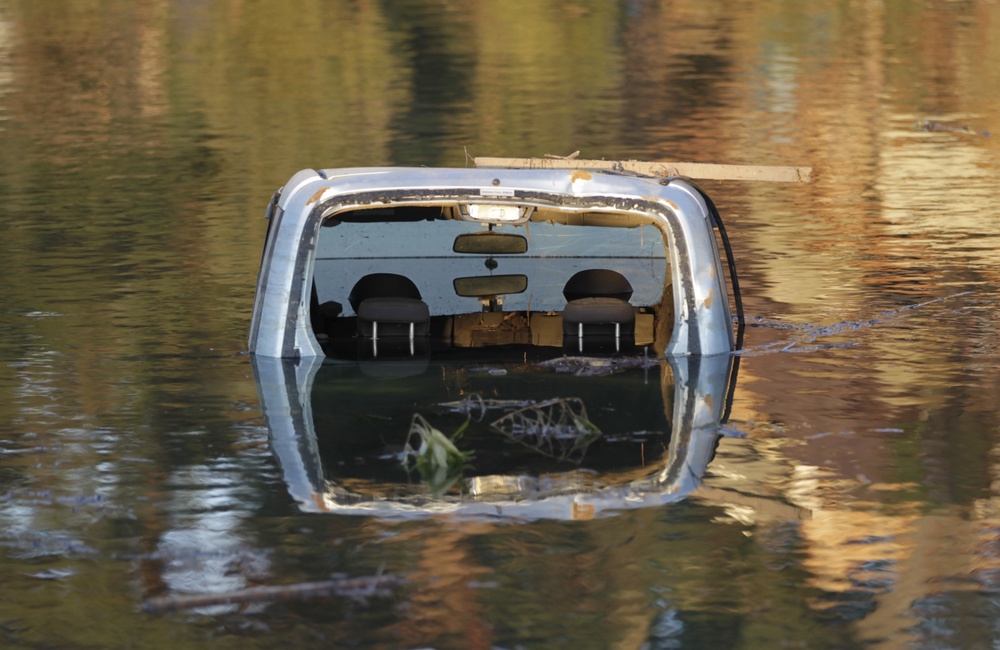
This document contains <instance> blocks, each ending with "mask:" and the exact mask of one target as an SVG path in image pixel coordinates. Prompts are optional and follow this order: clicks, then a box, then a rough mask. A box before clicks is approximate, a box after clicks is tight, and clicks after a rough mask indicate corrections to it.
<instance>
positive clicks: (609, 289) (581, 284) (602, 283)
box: [563, 269, 632, 302]
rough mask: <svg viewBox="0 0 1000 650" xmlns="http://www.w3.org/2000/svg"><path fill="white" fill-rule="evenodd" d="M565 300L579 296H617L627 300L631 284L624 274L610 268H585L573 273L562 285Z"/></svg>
mask: <svg viewBox="0 0 1000 650" xmlns="http://www.w3.org/2000/svg"><path fill="white" fill-rule="evenodd" d="M563 296H565V297H566V300H579V299H580V298H618V299H619V300H625V301H626V302H627V301H628V299H629V298H631V297H632V285H631V284H629V281H628V280H627V279H625V276H624V275H622V274H621V273H619V272H618V271H612V270H610V269H587V270H585V271H579V272H577V273H576V274H574V275H573V277H571V278H570V279H569V280H568V281H567V282H566V286H565V287H563Z"/></svg>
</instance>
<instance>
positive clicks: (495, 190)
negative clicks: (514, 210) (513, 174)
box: [479, 187, 514, 197]
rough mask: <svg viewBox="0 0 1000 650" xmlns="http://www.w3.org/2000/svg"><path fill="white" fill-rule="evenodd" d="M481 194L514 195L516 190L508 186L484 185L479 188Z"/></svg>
mask: <svg viewBox="0 0 1000 650" xmlns="http://www.w3.org/2000/svg"><path fill="white" fill-rule="evenodd" d="M479 196H510V197H512V196H514V190H512V189H510V188H506V187H484V188H482V189H481V190H479Z"/></svg>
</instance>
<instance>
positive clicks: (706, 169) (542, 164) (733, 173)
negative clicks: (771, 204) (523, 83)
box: [473, 156, 812, 183]
mask: <svg viewBox="0 0 1000 650" xmlns="http://www.w3.org/2000/svg"><path fill="white" fill-rule="evenodd" d="M473 160H474V161H475V164H476V167H501V168H506V169H609V170H613V171H625V172H633V173H636V174H642V175H644V176H655V177H658V178H664V177H669V176H687V177H688V178H697V179H702V180H712V181H768V182H773V183H808V182H810V181H811V180H812V167H781V166H773V165H718V164H712V163H686V162H643V161H641V160H578V159H576V158H490V157H483V156H480V157H476V158H474V159H473Z"/></svg>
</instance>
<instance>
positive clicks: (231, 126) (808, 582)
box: [0, 0, 1000, 648]
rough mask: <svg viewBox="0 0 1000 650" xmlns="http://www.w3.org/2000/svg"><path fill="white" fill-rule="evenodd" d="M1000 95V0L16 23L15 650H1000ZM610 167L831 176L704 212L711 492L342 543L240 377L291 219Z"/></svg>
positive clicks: (9, 238)
mask: <svg viewBox="0 0 1000 650" xmlns="http://www.w3.org/2000/svg"><path fill="white" fill-rule="evenodd" d="M998 89H1000V7H998V6H997V5H996V4H995V3H992V2H989V1H987V0H969V1H966V2H957V3H956V2H945V1H944V0H940V1H937V0H932V1H931V2H925V3H897V2H878V1H875V2H863V1H860V0H858V1H852V0H844V1H832V0H831V1H821V2H814V3H808V4H802V5H798V4H793V3H785V2H777V1H768V2H757V3H753V4H748V5H746V6H741V7H739V8H737V9H734V7H733V6H732V3H725V2H721V1H719V0H708V1H707V2H706V1H701V2H691V1H688V0H680V1H675V2H657V1H656V0H650V1H647V0H639V1H629V2H624V1H623V2H598V1H596V0H595V1H593V2H591V1H589V0H576V1H574V2H561V1H558V0H553V1H543V2H539V1H534V2H528V1H524V2H521V1H516V2H503V3H499V2H496V3H454V2H443V1H439V0H427V1H420V2H407V3H390V2H377V1H376V2H318V1H313V0H310V1H309V2H306V3H304V4H301V5H300V7H299V8H298V9H297V10H296V11H295V12H289V11H288V8H287V6H286V4H285V3H280V2H276V1H273V0H260V1H257V2H244V1H233V2H208V3H204V2H183V1H180V0H155V1H153V2H146V3H141V6H138V5H136V4H135V3H131V2H124V1H114V2H109V3H100V5H98V4H95V3H92V2H87V1H86V0H58V1H55V2H44V3H39V2H27V1H23V0H0V197H2V199H3V200H2V202H0V216H2V220H0V222H2V224H3V225H2V226H0V228H2V235H0V254H2V259H3V260H4V264H3V266H2V269H3V270H2V271H0V276H2V282H0V325H2V331H3V335H2V337H0V362H2V364H0V582H2V584H3V585H4V586H3V589H2V591H0V640H2V644H3V645H4V646H5V647H13V648H36V647H67V648H78V647H95V648H97V647H101V648H103V647H191V648H200V647H213V648H227V647H240V648H247V647H258V646H259V647H274V646H275V645H277V644H281V645H287V646H292V645H295V646H298V647H331V646H342V645H354V646H358V647H371V648H417V647H435V648H452V647H453V648H490V647H504V648H515V647H525V648H556V647H574V648H586V647H592V648H610V647H616V648H639V647H649V648H678V647H746V648H758V647H774V646H779V645H783V646H788V647H809V648H824V647H885V648H890V647H900V646H902V645H905V644H910V645H912V646H915V647H927V648H931V647H933V648H973V647H993V646H995V645H996V644H997V643H998V642H1000V627H998V625H997V621H998V620H1000V604H998V603H1000V601H998V594H1000V436H998V434H1000V427H998V407H997V404H996V399H995V395H996V386H997V385H998V383H1000V355H998V349H997V346H998V339H997V334H996V327H995V324H996V306H997V280H998V272H997V270H996V269H997V268H998V267H1000V264H998V263H1000V253H998V252H997V251H998V250H1000V235H998V229H997V223H998V222H1000V212H998V208H997V206H996V201H995V197H996V188H995V182H994V181H995V179H996V178H997V177H998V173H1000V156H998V153H1000V144H998V143H1000V139H998V137H1000V136H986V135H983V134H982V132H985V131H1000V90H998ZM928 121H930V122H933V123H934V124H937V125H942V126H943V127H946V128H940V129H939V128H935V127H933V126H932V128H930V129H929V130H928V129H927V128H918V124H919V123H925V122H928ZM959 127H968V129H964V128H959ZM576 150H580V151H581V152H582V154H583V155H584V156H586V157H591V158H607V159H613V158H623V159H628V158H637V159H653V160H655V159H666V160H686V161H694V162H728V163H747V164H755V163H759V164H795V165H810V166H812V167H813V168H814V171H815V177H816V178H815V180H814V182H812V183H811V184H808V185H763V184H728V183H727V184H719V183H706V184H705V185H704V187H705V189H706V190H707V191H708V192H709V193H710V194H711V195H712V197H713V199H714V200H715V202H716V204H717V205H718V206H719V208H720V211H721V212H722V215H723V217H724V218H725V219H726V224H727V228H728V230H729V232H730V235H731V238H732V240H733V246H734V249H735V255H736V258H737V261H738V263H739V269H740V277H741V285H742V288H743V300H744V303H745V306H746V310H747V316H748V322H749V326H748V328H747V331H746V338H745V342H744V343H745V344H744V350H743V354H742V355H741V357H740V368H739V377H738V381H737V383H736V387H735V393H734V394H733V401H732V408H731V415H730V417H729V422H728V424H727V430H728V431H729V433H731V434H735V435H729V436H726V437H723V438H721V439H720V440H719V442H718V446H717V449H716V450H715V455H714V458H713V459H712V460H711V462H710V463H709V464H708V465H707V468H706V470H705V474H704V476H703V480H702V481H701V482H700V485H699V486H698V487H697V489H695V490H694V491H693V492H691V493H690V494H689V495H688V496H687V497H686V498H684V499H680V500H678V501H677V502H674V503H667V504H663V505H659V506H655V507H644V508H635V509H624V510H622V511H621V512H619V513H617V514H610V513H609V514H602V516H597V517H594V518H587V517H586V516H581V517H579V518H578V519H576V520H572V519H570V520H555V519H524V520H517V519H510V518H495V517H494V518H490V517H471V518H470V517H458V516H447V515H441V516H431V517H419V518H384V517H377V516H357V515H349V516H348V515H338V514H331V513H313V512H306V511H304V510H303V508H301V507H300V503H299V502H298V501H297V500H296V498H295V497H294V495H293V493H292V492H290V490H289V484H288V480H287V476H286V473H285V471H284V467H283V466H282V464H281V462H280V460H279V458H278V457H277V456H276V454H275V453H274V450H273V449H272V444H271V443H272V441H271V440H270V439H269V429H268V422H267V420H266V417H265V413H264V412H263V410H262V406H261V403H260V398H259V394H258V390H257V383H256V381H255V376H254V368H253V365H252V363H251V360H250V359H249V358H248V356H247V355H245V354H244V350H245V339H246V331H247V327H248V324H249V318H250V313H249V311H250V309H251V306H252V302H253V287H254V281H255V277H256V271H257V263H258V261H259V259H260V247H261V245H262V242H263V236H264V228H265V223H264V220H263V219H262V218H261V217H262V214H263V210H264V207H265V206H266V204H267V201H268V199H269V197H270V196H271V193H272V192H273V191H274V190H275V189H276V188H278V187H279V186H280V185H281V184H282V183H284V181H285V180H287V179H288V178H289V177H290V176H291V175H292V174H293V173H294V172H295V171H297V170H299V169H302V168H306V167H340V166H351V165H404V164H405V165H446V166H461V165H465V164H466V163H467V159H468V156H469V155H473V156H475V155H499V156H524V155H544V154H561V155H565V154H569V153H571V152H573V151H576ZM634 378H635V380H636V381H641V379H640V378H639V376H638V375H636V376H635V377H634ZM626 379H627V377H626ZM487 383H488V382H487ZM580 390H584V389H583V388H581V389H580ZM660 396H662V393H660V394H659V396H658V397H657V400H658V399H660ZM652 401H654V402H655V401H656V400H652ZM635 410H640V409H635ZM648 413H649V414H650V415H649V417H653V416H656V418H659V417H661V416H663V417H664V418H666V414H665V410H664V408H663V406H662V403H660V404H659V405H657V406H656V407H655V408H654V409H650V411H648ZM643 426H645V425H643ZM650 426H652V425H650ZM657 426H659V425H657ZM404 434H405V431H402V432H400V435H401V436H402V435H404ZM740 436H743V437H740ZM629 462H632V461H629ZM597 471H598V472H599V473H600V471H603V470H601V468H600V467H598V468H597ZM581 514H583V515H585V514H586V513H581ZM380 573H381V574H383V575H387V576H405V578H406V582H405V583H403V584H401V585H398V586H393V587H391V588H389V589H386V590H383V592H382V593H379V594H374V595H369V596H368V597H365V598H345V597H341V596H336V595H334V596H324V597H316V598H284V599H279V600H277V601H273V602H254V603H249V604H242V605H231V606H218V605H216V606H206V607H200V608H189V609H183V610H181V611H176V612H164V613H158V612H148V611H145V610H144V609H143V604H144V603H148V602H149V601H150V600H151V599H154V598H162V597H170V596H184V595H195V594H212V593H221V592H229V591H233V590H239V589H243V588H247V587H254V586H279V585H295V584H298V583H305V582H310V581H316V580H325V579H329V578H331V576H348V577H358V578H365V577H370V576H374V575H378V574H380Z"/></svg>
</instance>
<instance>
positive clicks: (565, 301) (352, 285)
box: [310, 205, 673, 360]
mask: <svg viewBox="0 0 1000 650" xmlns="http://www.w3.org/2000/svg"><path fill="white" fill-rule="evenodd" d="M323 226H324V227H323V228H322V229H321V235H320V238H319V241H318V242H317V249H316V257H315V265H314V274H313V275H314V278H313V288H312V296H311V301H310V322H311V324H312V328H313V333H314V334H315V336H316V338H317V340H318V341H319V342H320V344H321V345H322V347H323V349H324V352H325V354H326V355H327V357H328V358H329V357H332V358H335V359H345V360H357V359H361V360H377V359H388V358H407V357H409V358H420V357H425V356H427V355H434V356H435V357H442V356H443V357H448V356H453V355H458V354H464V355H468V353H469V352H470V351H472V350H474V351H476V352H477V353H479V354H480V355H494V354H499V355H504V354H515V355H524V356H527V355H529V354H530V355H531V356H533V357H549V356H556V355H561V354H564V353H568V354H591V353H594V354H634V353H636V351H637V349H641V348H643V347H645V346H649V347H651V348H652V349H651V350H650V351H651V352H652V351H656V350H657V349H659V350H662V349H663V347H664V346H665V345H666V343H667V341H666V340H663V339H664V337H669V336H670V334H671V333H672V331H673V291H672V287H671V283H670V265H669V263H668V260H667V259H666V247H665V246H664V241H663V235H662V234H661V232H660V231H659V230H658V229H657V228H656V227H655V226H652V225H650V224H646V223H643V222H642V221H641V220H640V218H638V217H636V216H635V215H634V214H630V213H603V212H602V213H598V212H568V211H567V212H562V211H559V210H558V209H544V210H543V209H536V210H533V211H532V212H531V215H530V218H529V219H526V220H524V221H523V223H519V224H509V223H503V224H494V223H479V222H471V221H469V220H467V219H463V218H462V213H461V210H460V209H459V207H458V206H454V205H442V206H427V205H414V206H405V205H403V206H393V207H386V206H379V207H377V208H368V209H352V210H347V211H343V212H338V213H334V214H332V215H330V216H328V217H327V219H326V220H325V221H324V223H323Z"/></svg>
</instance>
